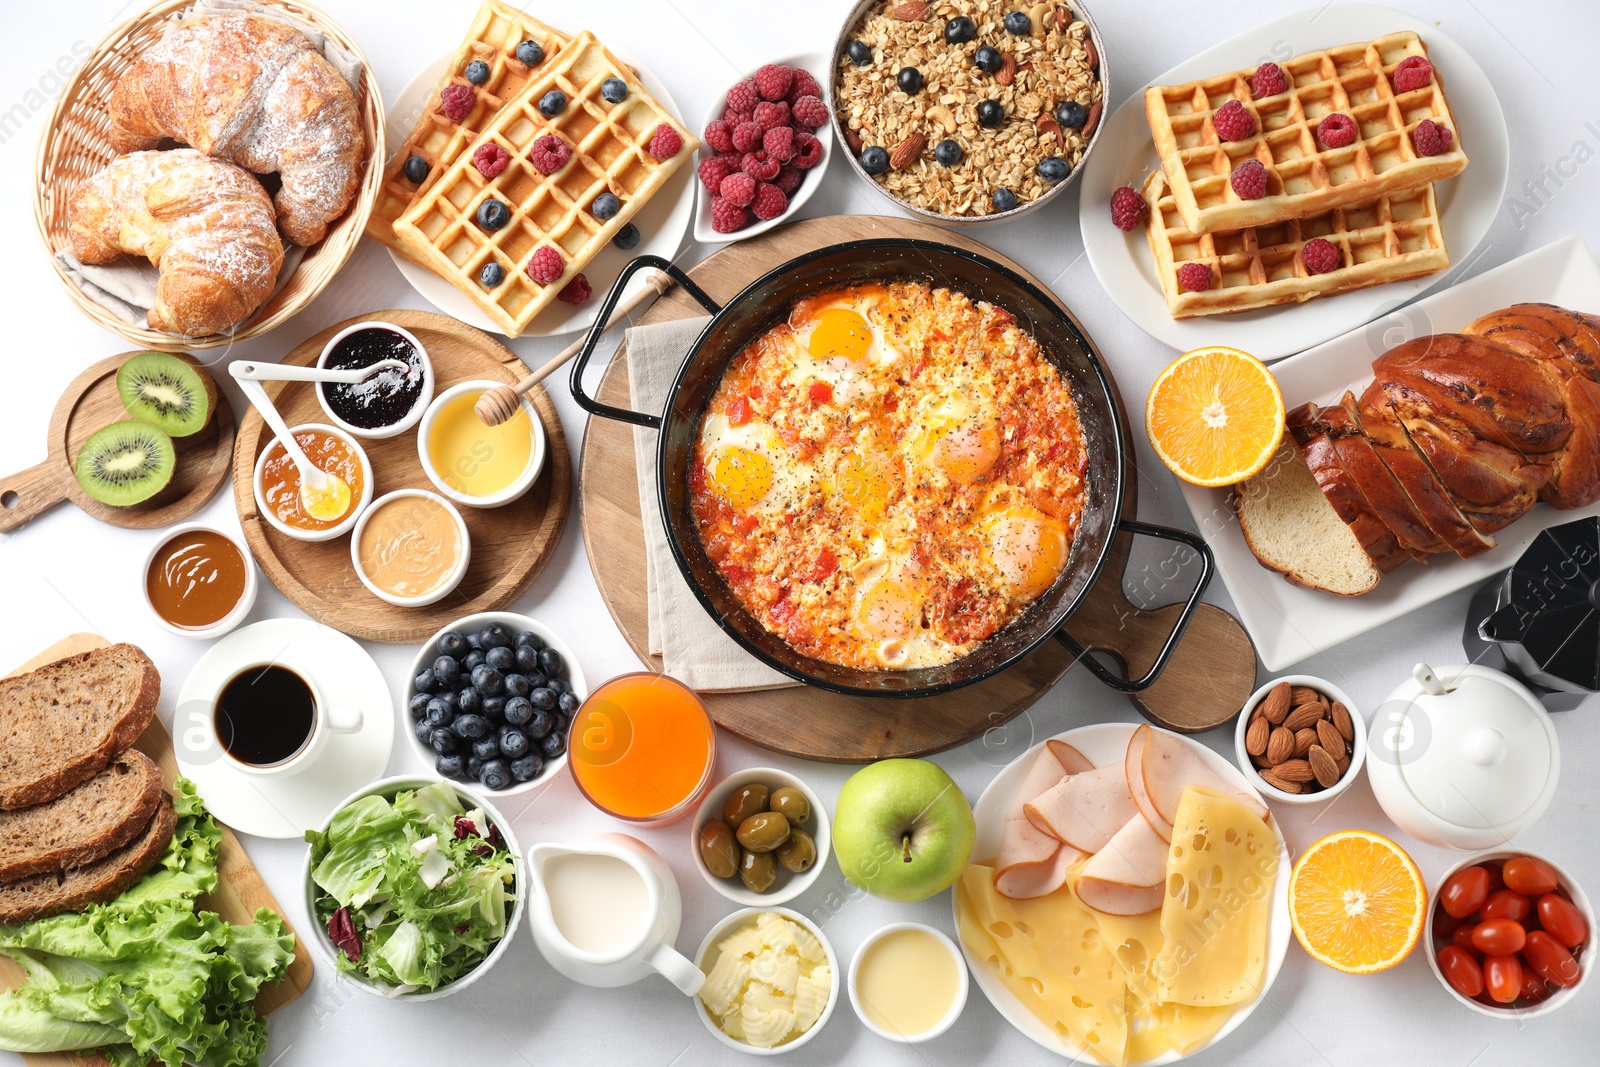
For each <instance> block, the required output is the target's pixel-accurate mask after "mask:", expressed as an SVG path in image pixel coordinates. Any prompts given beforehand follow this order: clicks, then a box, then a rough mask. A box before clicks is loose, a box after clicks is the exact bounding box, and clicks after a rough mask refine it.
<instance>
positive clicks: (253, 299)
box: [67, 148, 283, 337]
mask: <svg viewBox="0 0 1600 1067" xmlns="http://www.w3.org/2000/svg"><path fill="white" fill-rule="evenodd" d="M67 228H68V233H69V236H70V239H71V241H72V250H73V252H74V253H76V254H77V257H78V259H79V260H80V261H82V262H84V263H89V264H95V263H109V262H111V261H112V260H114V259H116V258H117V257H118V256H120V255H121V254H122V253H124V252H132V253H134V254H136V255H141V256H148V257H149V258H150V262H152V263H154V264H155V265H156V267H157V269H158V270H159V272H160V276H159V280H158V281H157V282H156V301H155V303H154V304H153V305H151V307H150V314H149V319H148V321H149V324H150V326H151V328H152V329H157V330H165V331H167V332H168V333H177V334H182V335H184V336H185V337H205V336H208V335H210V334H214V333H220V332H222V331H223V330H225V329H227V328H228V327H229V326H232V325H233V324H234V323H237V322H240V321H241V320H243V319H244V318H245V317H246V316H248V315H249V314H250V313H251V312H253V311H255V310H256V308H258V307H260V306H261V304H262V302H263V301H264V300H266V299H267V297H268V296H270V295H271V293H272V287H273V285H274V283H275V282H276V281H277V278H278V267H279V265H280V264H282V262H283V241H282V240H281V239H280V238H279V236H278V227H277V225H276V223H275V221H274V219H273V213H272V200H271V199H270V198H269V197H268V196H267V191H266V190H265V189H263V188H262V187H261V183H260V182H259V181H257V180H256V179H255V178H254V177H252V176H251V175H250V174H248V173H246V172H245V171H243V170H240V169H239V168H238V167H236V166H234V165H233V164H231V163H224V162H222V161H221V160H217V159H212V158H211V157H209V156H204V155H201V154H200V153H199V152H196V151H193V150H192V149H187V148H180V149H176V150H174V151H171V152H135V153H133V154H132V155H127V156H121V157H120V158H118V159H115V160H113V161H112V162H111V164H110V165H109V166H107V167H105V168H104V169H103V170H101V171H100V172H99V173H97V174H95V175H94V176H93V177H91V178H90V179H89V180H88V181H86V182H84V183H83V185H82V186H81V187H80V188H79V189H78V191H77V192H76V193H75V194H74V195H73V197H72V200H71V202H70V203H69V204H68V205H67Z"/></svg>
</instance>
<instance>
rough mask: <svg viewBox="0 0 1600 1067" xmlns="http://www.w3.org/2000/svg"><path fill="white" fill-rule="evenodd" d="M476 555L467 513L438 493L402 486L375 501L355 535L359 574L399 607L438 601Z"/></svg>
mask: <svg viewBox="0 0 1600 1067" xmlns="http://www.w3.org/2000/svg"><path fill="white" fill-rule="evenodd" d="M471 559H472V539H471V537H470V536H469V535H468V533H467V524H466V521H465V520H464V519H462V517H461V512H459V511H457V510H456V509H455V507H454V506H453V505H452V504H451V503H450V502H449V501H448V500H446V499H445V498H444V497H442V496H440V495H439V494H438V493H430V492H428V491H427V490H426V489H396V490H395V491H394V492H392V493H385V494H384V495H383V496H381V497H379V498H378V499H377V500H374V501H373V502H372V506H371V507H369V508H367V509H366V510H365V511H363V512H362V513H361V518H360V519H358V520H357V521H356V528H355V532H353V533H352V534H351V535H350V562H351V563H352V564H354V565H355V568H356V577H358V578H360V579H361V584H362V585H364V586H366V587H367V590H368V591H369V592H370V593H372V595H373V596H375V597H377V598H378V599H379V600H383V601H386V602H387V603H390V604H393V605H395V606H396V607H401V608H420V607H425V606H426V605H428V604H436V603H438V602H439V601H441V600H443V599H444V598H445V597H447V596H449V595H450V594H451V593H452V592H454V591H455V588H456V586H458V585H460V584H461V579H462V578H464V577H466V573H467V564H468V563H469V562H470V561H471Z"/></svg>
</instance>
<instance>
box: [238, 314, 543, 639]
mask: <svg viewBox="0 0 1600 1067" xmlns="http://www.w3.org/2000/svg"><path fill="white" fill-rule="evenodd" d="M373 320H377V321H382V322H391V323H394V324H395V325H396V326H401V327H403V328H405V329H407V330H409V331H411V333H412V334H413V335H415V337H416V338H417V340H419V341H421V342H422V347H423V348H425V349H426V350H427V352H428V360H429V362H431V363H432V364H433V373H434V395H435V396H437V395H438V394H439V393H441V392H443V391H444V390H445V389H448V388H449V387H450V386H452V385H455V384H456V383H457V382H464V381H471V380H475V379H480V378H481V379H486V380H489V381H498V382H505V383H506V384H508V385H514V384H515V383H516V382H517V381H518V380H519V379H521V378H522V376H523V375H525V374H527V373H528V368H527V367H526V366H524V365H523V363H522V360H521V359H519V358H517V355H516V353H514V352H512V351H511V349H509V348H507V347H506V346H505V345H503V344H501V343H500V342H499V341H497V340H495V339H494V338H492V337H490V336H489V335H488V334H486V333H484V332H483V331H482V330H475V329H473V328H472V327H471V326H468V325H467V324H466V323H464V322H459V321H457V320H456V319H452V318H450V317H449V316H448V315H437V314H434V313H432V312H427V311H408V310H399V309H396V310H393V311H374V312H370V313H368V314H366V315H361V316H359V317H357V318H353V319H349V320H347V321H345V322H340V323H336V324H334V325H332V326H329V327H328V328H327V329H326V330H323V331H322V332H321V333H319V334H316V335H314V336H312V337H308V338H307V339H306V340H305V341H303V342H302V343H301V344H300V345H299V346H298V347H297V348H295V349H294V351H292V352H290V353H289V354H288V355H286V356H284V357H283V359H282V361H281V362H283V363H286V364H292V365H295V366H301V367H309V366H311V365H312V364H314V363H316V361H317V357H319V356H320V355H321V354H322V349H323V348H324V346H326V345H327V343H328V341H329V340H331V339H332V338H333V335H334V334H336V333H338V332H339V331H340V330H343V329H345V328H346V327H348V326H353V325H355V324H356V323H358V322H370V321H373ZM262 385H263V386H264V387H265V388H266V392H267V396H268V397H270V398H271V400H272V402H273V404H274V405H275V406H276V407H277V409H278V411H279V413H281V414H282V415H283V418H284V421H285V422H287V423H288V424H289V425H290V426H296V425H299V424H300V423H306V422H321V423H326V422H327V421H328V417H327V414H326V413H325V412H324V411H323V410H322V406H321V404H319V403H318V402H317V395H316V387H315V386H314V385H313V384H312V383H310V382H263V383H262ZM527 399H528V401H529V402H530V403H531V404H532V405H533V408H534V410H535V411H536V412H538V415H539V421H540V422H541V423H542V424H543V425H544V435H545V446H546V447H545V459H544V469H543V470H541V471H540V472H539V477H538V478H536V479H534V482H533V487H532V488H530V489H529V490H528V491H527V493H525V494H524V495H523V496H522V497H521V498H520V499H518V500H514V501H512V502H511V503H509V504H506V505H505V506H504V507H498V508H469V507H460V508H457V510H458V511H460V512H461V517H462V518H463V519H465V520H466V523H467V533H468V535H469V536H470V537H471V539H472V559H471V561H470V562H469V563H468V565H467V574H466V577H464V578H463V579H461V584H460V585H459V586H458V587H457V588H456V590H455V592H453V593H451V594H450V595H449V596H447V597H445V598H444V599H443V600H441V601H439V602H438V603H437V604H430V605H428V606H427V607H419V608H402V607H397V606H396V605H394V604H390V603H387V602H385V601H382V600H379V599H378V598H377V597H375V596H373V595H372V592H371V591H370V590H369V589H367V587H366V586H364V585H362V584H361V579H360V578H359V577H357V576H356V569H355V566H354V564H353V563H352V562H351V560H350V538H349V536H348V535H347V536H344V537H338V538H335V539H334V540H332V541H319V542H310V541H297V540H295V539H294V538H292V537H289V536H288V535H286V534H283V533H280V532H279V531H278V530H277V529H276V528H274V527H273V526H272V525H271V524H270V523H268V522H267V521H266V520H265V519H263V518H262V517H261V515H260V514H259V513H258V512H257V510H256V498H255V491H254V479H255V466H256V457H257V456H258V455H260V453H261V451H262V450H263V449H264V448H266V447H267V445H268V444H270V443H271V442H272V440H273V436H272V431H271V430H269V429H267V425H266V423H265V422H264V421H263V420H262V418H261V415H260V414H259V413H258V412H257V411H256V410H255V409H254V408H252V409H250V410H249V411H248V412H246V413H245V416H244V418H243V419H241V420H240V422H239V440H238V443H237V444H236V445H235V446H234V471H233V499H234V504H235V506H236V507H237V508H238V510H239V524H240V526H241V527H242V528H243V530H244V537H245V540H246V541H247V542H249V544H250V552H251V554H252V555H254V556H255V558H256V562H257V563H259V564H260V565H261V570H262V571H263V572H264V573H265V574H266V576H267V577H268V578H269V579H271V581H272V584H273V585H275V586H277V587H278V588H279V589H280V590H282V592H283V595H284V596H286V597H288V598H289V599H290V600H292V601H294V603H295V605H296V606H297V607H299V608H300V609H301V610H302V611H304V612H305V613H306V614H307V615H310V616H311V617H312V618H313V619H316V620H317V621H318V622H321V623H325V624H327V625H328V626H332V627H333V628H334V629H335V630H340V631H343V632H344V633H347V634H349V635H350V636H351V637H359V638H362V639H363V640H367V641H385V642H388V643H390V644H410V643H414V642H419V641H422V640H424V639H425V638H427V637H428V636H429V635H431V634H432V633H433V632H434V631H436V630H438V629H440V628H441V627H444V626H447V625H448V624H450V623H451V622H452V621H454V620H456V619H459V618H461V617H462V616H463V615H473V614H476V613H477V612H480V611H498V610H500V609H501V608H505V607H509V606H510V605H511V603H512V602H513V601H515V600H516V599H517V598H518V597H520V596H521V595H522V594H523V593H524V592H525V591H526V590H527V588H528V586H530V585H532V584H533V580H534V579H535V578H537V577H538V576H539V572H540V571H542V570H544V567H545V564H547V563H549V562H550V557H551V556H552V555H554V553H555V550H556V544H557V543H558V542H559V541H560V540H561V531H562V530H563V529H565V528H566V524H567V512H568V511H569V510H570V509H571V504H572V457H571V455H570V454H569V453H568V452H567V438H566V435H565V434H563V433H562V432H561V417H560V416H559V415H557V414H556V408H555V404H554V403H553V402H552V401H551V400H550V395H549V394H548V393H546V392H545V391H544V388H543V387H542V386H535V387H534V388H533V389H531V390H530V391H529V392H528V394H527ZM361 447H362V448H363V449H364V450H365V451H366V453H367V458H368V459H369V460H371V462H372V474H373V481H375V482H376V483H377V484H376V486H375V487H374V488H375V491H376V492H377V493H378V494H380V495H381V494H383V493H388V492H391V491H392V490H395V489H404V488H415V489H427V490H430V491H433V492H437V490H436V489H435V487H434V485H433V483H432V482H431V481H429V480H428V476H427V475H426V474H425V473H423V470H422V461H421V460H420V459H419V458H418V455H417V434H416V432H415V431H410V430H408V431H407V432H405V433H402V434H398V435H396V436H394V437H388V438H384V439H382V440H362V442H361Z"/></svg>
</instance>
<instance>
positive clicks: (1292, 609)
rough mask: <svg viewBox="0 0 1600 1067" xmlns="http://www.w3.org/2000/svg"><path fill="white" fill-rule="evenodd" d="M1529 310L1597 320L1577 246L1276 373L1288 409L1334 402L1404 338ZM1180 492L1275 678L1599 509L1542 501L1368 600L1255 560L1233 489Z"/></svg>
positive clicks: (1487, 275)
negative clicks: (1476, 549) (1308, 585)
mask: <svg viewBox="0 0 1600 1067" xmlns="http://www.w3.org/2000/svg"><path fill="white" fill-rule="evenodd" d="M1528 301H1539V302H1543V303H1547V304H1560V305H1561V306H1562V307H1567V308H1572V309H1573V310H1575V311H1584V312H1588V313H1591V314H1594V313H1600V265H1596V263H1595V260H1594V256H1593V255H1591V254H1590V252H1589V250H1588V248H1587V247H1585V246H1584V243H1583V241H1582V240H1581V239H1580V238H1578V237H1576V236H1573V237H1567V238H1564V239H1562V240H1560V241H1557V242H1555V243H1554V244H1549V245H1546V246H1545V247H1543V248H1541V249H1538V250H1537V251H1534V252H1529V253H1528V254H1527V255H1525V256H1522V257H1521V258H1519V259H1514V260H1512V261H1511V262H1510V263H1506V264H1503V265H1501V266H1499V267H1496V268H1494V269H1493V270H1490V271H1486V272H1484V273H1483V274H1480V275H1478V276H1477V277H1475V278H1471V279H1469V280H1467V281H1464V282H1461V283H1460V284H1459V285H1455V286H1452V287H1451V288H1449V289H1446V290H1444V291H1443V292H1441V293H1436V294H1434V295H1432V296H1427V297H1423V298H1422V299H1421V300H1419V301H1417V302H1416V303H1414V304H1410V305H1408V306H1406V307H1403V308H1399V309H1397V310H1395V311H1392V312H1390V313H1389V314H1388V315H1386V316H1384V317H1382V318H1379V319H1375V320H1373V321H1372V322H1369V323H1368V324H1367V325H1366V326H1364V327H1362V328H1360V329H1356V330H1352V331H1351V332H1349V333H1347V334H1344V335H1343V336H1341V337H1336V338H1334V339H1333V340H1331V341H1328V342H1326V343H1324V344H1320V345H1318V346H1317V347H1315V348H1313V349H1310V350H1308V351H1305V352H1302V353H1301V354H1300V355H1298V356H1295V357H1293V358H1292V359H1286V360H1284V361H1283V362H1282V363H1279V364H1277V365H1276V366H1274V367H1273V368H1272V373H1273V375H1274V376H1275V377H1276V378H1277V379H1278V385H1279V386H1280V387H1281V388H1282V389H1283V402H1284V404H1285V405H1286V406H1287V407H1288V408H1290V409H1291V410H1292V409H1293V408H1295V407H1296V406H1298V405H1300V404H1303V403H1305V402H1306V401H1307V400H1314V401H1316V402H1318V403H1332V402H1333V401H1336V400H1338V398H1339V397H1340V395H1341V394H1343V392H1344V391H1345V390H1346V389H1354V390H1355V391H1356V392H1357V393H1360V392H1361V390H1362V388H1364V387H1365V385H1366V383H1367V382H1369V381H1371V379H1372V371H1371V365H1372V361H1373V360H1374V359H1377V358H1378V357H1379V356H1380V355H1382V354H1383V353H1384V352H1385V351H1387V350H1388V349H1390V348H1393V347H1394V346H1395V345H1398V344H1400V343H1401V342H1402V341H1406V340H1409V339H1410V338H1412V337H1421V336H1423V335H1425V334H1430V333H1451V332H1453V331H1457V330H1460V329H1461V328H1462V327H1464V326H1466V325H1467V324H1468V323H1469V322H1471V321H1472V320H1473V319H1476V318H1477V317H1478V316H1480V315H1486V314H1488V313H1489V312H1491V311H1494V310H1497V309H1499V308H1503V307H1507V306H1508V305H1511V304H1517V303H1524V302H1528ZM1182 488H1183V498H1184V500H1185V502H1186V503H1188V505H1189V510H1190V512H1192V513H1193V515H1194V519H1195V522H1196V523H1197V524H1198V525H1199V527H1200V533H1201V535H1202V536H1203V537H1204V538H1205V539H1206V541H1207V543H1209V544H1210V545H1211V550H1212V552H1214V553H1215V554H1216V557H1217V572H1218V573H1219V574H1221V575H1222V582H1223V584H1224V585H1226V586H1227V587H1228V593H1229V594H1230V595H1231V596H1232V597H1233V603H1234V606H1235V608H1236V609H1237V611H1238V615H1239V621H1240V622H1242V623H1244V628H1245V630H1247V631H1248V632H1249V634H1250V637H1251V639H1252V640H1253V641H1255V643H1256V652H1257V653H1258V654H1259V655H1260V656H1261V662H1262V663H1264V664H1266V667H1267V669H1268V670H1271V671H1281V670H1283V669H1284V668H1285V667H1288V666H1289V665H1290V664H1292V663H1298V662H1299V661H1300V660H1303V659H1305V658H1306V657H1307V656H1310V655H1314V654H1316V653H1318V652H1322V651H1325V650H1327V649H1330V648H1332V647H1333V646H1334V645H1337V644H1339V643H1341V642H1343V641H1348V640H1349V639H1350V638H1352V637H1354V636H1356V635H1357V634H1360V633H1365V632H1366V631H1368V630H1370V629H1372V628H1373V627H1375V626H1382V625H1383V624H1384V623H1386V622H1390V621H1391V620H1394V619H1397V618H1399V617H1400V616H1402V615H1404V614H1406V613H1407V612H1410V611H1415V610H1416V609H1417V608H1420V607H1422V606H1423V605H1424V604H1431V603H1432V602H1433V601H1435V600H1438V599H1439V598H1440V597H1442V596H1448V595H1449V594H1451V593H1454V592H1455V591H1456V590H1458V589H1463V588H1465V587H1467V586H1469V585H1474V584H1476V583H1478V582H1481V581H1483V580H1485V579H1487V578H1488V577H1489V576H1490V575H1492V574H1494V573H1495V572H1497V571H1502V570H1505V569H1506V568H1507V567H1509V566H1511V564H1513V563H1515V562H1516V560H1517V557H1518V556H1520V555H1521V554H1522V550H1523V549H1525V548H1527V547H1528V545H1529V544H1531V543H1532V541H1533V539H1534V538H1535V537H1536V536H1538V534H1539V532H1540V531H1541V530H1543V529H1545V528H1546V527H1549V526H1557V525H1560V524H1561V523H1564V522H1571V521H1572V520H1573V519H1576V518H1580V517H1582V516H1586V515H1600V502H1597V503H1595V504H1592V505H1590V506H1589V507H1587V508H1581V509H1579V510H1576V511H1557V510H1555V509H1554V508H1552V507H1551V506H1550V505H1548V504H1537V505H1535V506H1534V508H1533V510H1532V511H1530V512H1529V513H1528V514H1527V515H1525V516H1523V517H1522V518H1520V519H1518V520H1517V521H1516V522H1515V523H1513V524H1511V525H1510V526H1508V527H1506V528H1505V529H1504V530H1501V531H1500V532H1499V533H1497V534H1496V535H1495V538H1496V540H1497V541H1498V542H1499V544H1498V545H1497V546H1496V547H1495V548H1494V549H1492V550H1490V551H1488V552H1485V553H1483V554H1482V555H1479V556H1474V557H1473V558H1472V559H1460V558H1458V557H1456V556H1451V555H1439V556H1435V557H1433V559H1432V560H1431V561H1430V562H1428V563H1427V564H1426V565H1424V564H1420V563H1407V564H1405V565H1403V566H1401V567H1400V568H1399V569H1397V570H1395V571H1393V572H1392V573H1390V574H1387V575H1385V576H1384V579H1383V581H1382V582H1380V583H1378V588H1376V589H1374V590H1373V591H1372V592H1370V593H1367V594H1366V595H1364V596H1357V597H1342V596H1334V595H1333V594H1331V593H1322V592H1318V591H1316V590H1313V589H1303V588H1301V587H1300V586H1298V585H1294V584H1292V583H1290V582H1289V581H1287V580H1286V579H1285V578H1284V577H1283V575H1281V574H1279V573H1278V572H1276V571H1272V570H1268V569H1267V568H1266V567H1263V566H1262V565H1261V564H1260V563H1258V562H1257V561H1256V558H1255V556H1253V555H1252V554H1251V553H1250V549H1249V547H1248V546H1247V545H1246V544H1245V540H1244V535H1243V534H1241V533H1240V532H1239V523H1238V520H1237V519H1236V518H1235V516H1234V513H1233V507H1232V505H1231V504H1230V503H1229V500H1228V496H1229V493H1230V492H1231V490H1229V489H1202V488H1200V487H1198V486H1193V485H1188V484H1184V485H1183V487H1182Z"/></svg>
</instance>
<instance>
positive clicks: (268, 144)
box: [109, 13, 366, 246]
mask: <svg viewBox="0 0 1600 1067" xmlns="http://www.w3.org/2000/svg"><path fill="white" fill-rule="evenodd" d="M109 112H110V116H111V143H112V147H114V148H115V149H116V150H117V151H118V152H132V151H137V150H142V149H149V148H154V147H156V145H157V143H158V142H159V141H160V140H161V139H162V138H163V137H171V138H173V139H175V140H178V141H182V142H183V143H184V144H186V145H188V146H189V147H191V148H194V149H196V150H197V151H200V152H202V153H204V154H206V155H208V156H215V157H217V158H218V159H226V160H228V161H230V162H232V163H237V164H238V165H239V166H241V167H243V168H245V169H246V170H249V171H254V172H255V173H257V174H273V173H276V174H277V175H278V177H279V179H280V180H281V181H282V183H283V184H282V188H280V189H279V190H278V194H277V198H276V202H277V206H278V221H279V223H280V224H281V225H282V227H283V233H284V235H285V236H286V237H288V238H289V240H291V241H293V242H294V243H295V244H297V245H305V246H310V245H313V244H316V243H317V242H318V241H320V240H322V236H323V234H324V233H326V232H327V228H328V223H330V222H332V221H333V220H334V219H337V218H338V217H339V216H340V215H342V214H344V212H345V209H346V208H347V207H349V205H350V200H351V198H352V197H353V196H354V195H355V192H356V187H357V185H358V184H359V183H360V179H361V164H362V158H363V156H364V155H365V152H366V139H365V137H364V136H363V134H362V130H361V115H360V111H359V108H358V107H357V102H356V96H355V93H354V91H353V90H352V89H351V88H350V85H349V83H348V82H346V81H345V80H344V78H343V77H342V76H341V75H340V74H339V72H338V71H336V70H335V69H334V68H333V66H332V65H331V64H330V63H329V62H328V61H327V60H326V59H324V58H323V57H322V54H321V53H320V52H318V51H317V49H316V46H315V45H314V44H312V42H311V39H310V38H308V37H307V36H306V35H305V34H303V33H301V32H300V31H298V30H296V29H294V28H293V27H290V26H286V25H284V24H283V23H281V22H275V21H273V20H272V19H268V18H263V17H261V16H259V15H250V14H243V13H233V14H225V15H215V16H210V17H200V18H194V19H186V20H183V21H181V22H178V23H175V24H174V25H173V27H172V28H171V29H170V30H168V31H167V32H166V34H165V36H163V37H162V39H161V40H160V41H159V42H158V43H157V44H156V45H155V47H153V48H151V49H150V50H149V51H147V52H146V53H145V54H144V55H143V56H141V57H140V58H139V61H138V62H137V63H135V64H134V65H133V66H132V67H131V68H130V69H129V70H128V72H127V73H126V74H124V75H123V76H122V78H121V80H120V81H118V83H117V87H116V90H115V91H114V92H113V93H112V94H111V102H110V106H109Z"/></svg>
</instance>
